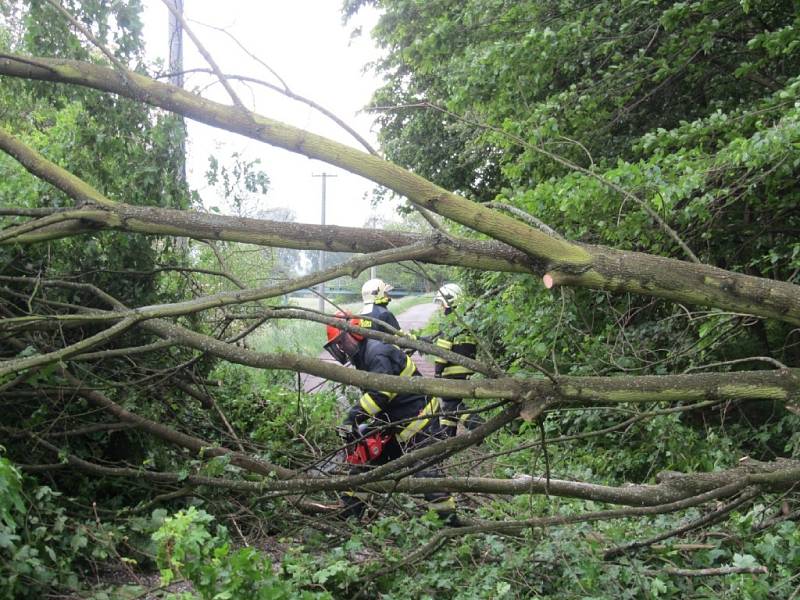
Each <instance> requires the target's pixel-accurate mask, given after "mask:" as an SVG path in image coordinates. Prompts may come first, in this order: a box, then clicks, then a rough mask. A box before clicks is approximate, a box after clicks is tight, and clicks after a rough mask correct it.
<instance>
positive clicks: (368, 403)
mask: <svg viewBox="0 0 800 600" xmlns="http://www.w3.org/2000/svg"><path fill="white" fill-rule="evenodd" d="M367 370H368V371H369V372H370V373H375V374H376V375H395V374H396V372H395V370H394V369H393V368H392V363H391V361H390V360H389V357H388V356H385V355H383V354H379V355H376V356H374V357H372V360H370V362H369V364H368V365H367ZM396 395H397V394H395V393H394V392H382V391H380V390H373V389H370V390H364V393H363V394H362V396H361V399H360V400H359V401H358V404H357V405H356V406H357V407H358V408H359V409H360V410H361V411H362V412H363V413H364V414H366V415H368V416H370V417H374V416H375V415H377V414H378V413H379V412H382V411H383V410H385V409H386V407H387V406H388V405H389V402H391V401H392V398H394V397H395V396H396ZM353 408H356V407H353ZM351 410H352V409H351Z"/></svg>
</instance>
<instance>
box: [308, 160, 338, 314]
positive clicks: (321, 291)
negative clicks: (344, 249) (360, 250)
mask: <svg viewBox="0 0 800 600" xmlns="http://www.w3.org/2000/svg"><path fill="white" fill-rule="evenodd" d="M311 176H312V177H321V178H322V214H321V216H320V224H321V225H325V182H326V181H327V180H328V177H336V175H333V174H331V173H325V172H324V171H323V172H322V173H320V174H319V175H317V174H316V173H312V174H311ZM324 268H325V251H324V250H320V251H319V270H320V271H322V269H324ZM317 292H318V293H319V312H325V283H324V282H322V283H320V284H319V285H318V286H317Z"/></svg>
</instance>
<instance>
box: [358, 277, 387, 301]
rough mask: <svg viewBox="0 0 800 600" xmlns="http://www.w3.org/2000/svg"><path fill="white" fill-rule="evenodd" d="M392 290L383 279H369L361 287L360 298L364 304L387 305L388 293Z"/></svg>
mask: <svg viewBox="0 0 800 600" xmlns="http://www.w3.org/2000/svg"><path fill="white" fill-rule="evenodd" d="M393 289H394V288H393V287H392V286H390V285H389V284H388V283H386V282H385V281H384V280H383V279H370V280H369V281H367V282H366V283H365V284H364V285H362V286H361V297H362V298H363V299H364V304H388V303H389V300H391V298H390V297H389V292H391V291H392V290H393Z"/></svg>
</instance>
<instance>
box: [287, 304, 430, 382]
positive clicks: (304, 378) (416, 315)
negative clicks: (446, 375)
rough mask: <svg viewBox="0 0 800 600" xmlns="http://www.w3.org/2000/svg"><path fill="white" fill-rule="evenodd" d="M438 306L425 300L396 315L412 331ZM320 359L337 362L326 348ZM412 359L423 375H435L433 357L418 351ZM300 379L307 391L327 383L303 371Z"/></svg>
mask: <svg viewBox="0 0 800 600" xmlns="http://www.w3.org/2000/svg"><path fill="white" fill-rule="evenodd" d="M436 308H437V306H436V304H434V303H433V302H424V303H422V304H417V305H416V306H412V307H411V308H409V309H408V310H407V311H405V312H402V313H400V314H399V315H395V316H396V317H397V320H398V322H399V323H400V327H401V328H402V329H403V330H404V331H411V330H413V329H420V328H422V327H424V326H425V325H426V324H427V323H428V321H430V320H431V317H432V316H433V314H434V313H435V312H436ZM319 359H320V360H324V361H325V362H330V363H333V362H336V361H334V360H333V358H331V356H330V354H328V353H327V352H325V351H324V350H323V351H322V352H321V353H320V355H319ZM411 359H412V360H413V361H414V364H416V365H417V369H419V371H420V373H422V375H423V376H425V377H433V360H432V359H429V358H428V357H424V358H423V357H421V356H420V355H419V354H418V353H415V354H414V355H413V356H412V357H411ZM300 381H301V382H302V384H303V390H305V391H306V392H316V391H319V390H320V389H322V386H324V385H325V384H326V383H327V381H326V380H325V379H322V378H320V377H316V376H314V375H308V374H306V373H303V374H302V375H301V376H300Z"/></svg>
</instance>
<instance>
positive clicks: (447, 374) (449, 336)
mask: <svg viewBox="0 0 800 600" xmlns="http://www.w3.org/2000/svg"><path fill="white" fill-rule="evenodd" d="M461 294H462V290H461V286H459V285H458V284H457V283H446V284H444V285H443V286H442V287H440V288H439V290H438V291H437V292H436V296H434V299H433V301H434V302H435V303H436V304H438V305H440V306H441V307H442V310H443V311H444V315H445V321H444V323H443V327H442V330H441V331H439V333H438V334H437V335H436V336H434V337H436V345H437V346H439V347H440V348H444V349H445V350H451V351H452V352H455V353H457V354H461V355H462V356H466V357H467V358H472V359H474V358H475V350H476V346H475V338H473V337H472V336H471V335H469V333H468V332H466V331H464V329H463V328H461V327H459V326H458V324H457V323H455V322H454V319H453V318H452V317H450V318H447V317H448V316H449V315H451V314H452V312H453V310H454V309H455V307H456V305H457V304H458V300H459V297H460V296H461ZM434 368H435V371H434V372H435V377H442V378H444V379H469V378H470V376H472V374H473V373H474V371H473V370H472V369H470V368H468V367H464V366H461V365H457V364H455V363H452V362H450V361H448V360H446V359H444V358H440V357H438V356H437V357H436V358H435V367H434ZM441 410H442V413H441V416H440V417H439V422H440V424H441V434H442V435H443V436H444V437H451V436H454V435H455V434H456V431H457V429H458V424H459V423H461V424H462V425H463V426H464V427H466V428H467V429H468V430H470V431H471V430H473V429H475V428H476V427H478V426H479V425H480V424H481V423H483V419H482V418H481V417H480V416H479V415H477V414H468V413H462V414H455V413H459V412H462V411H465V410H467V406H466V404H464V400H463V399H462V398H441Z"/></svg>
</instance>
